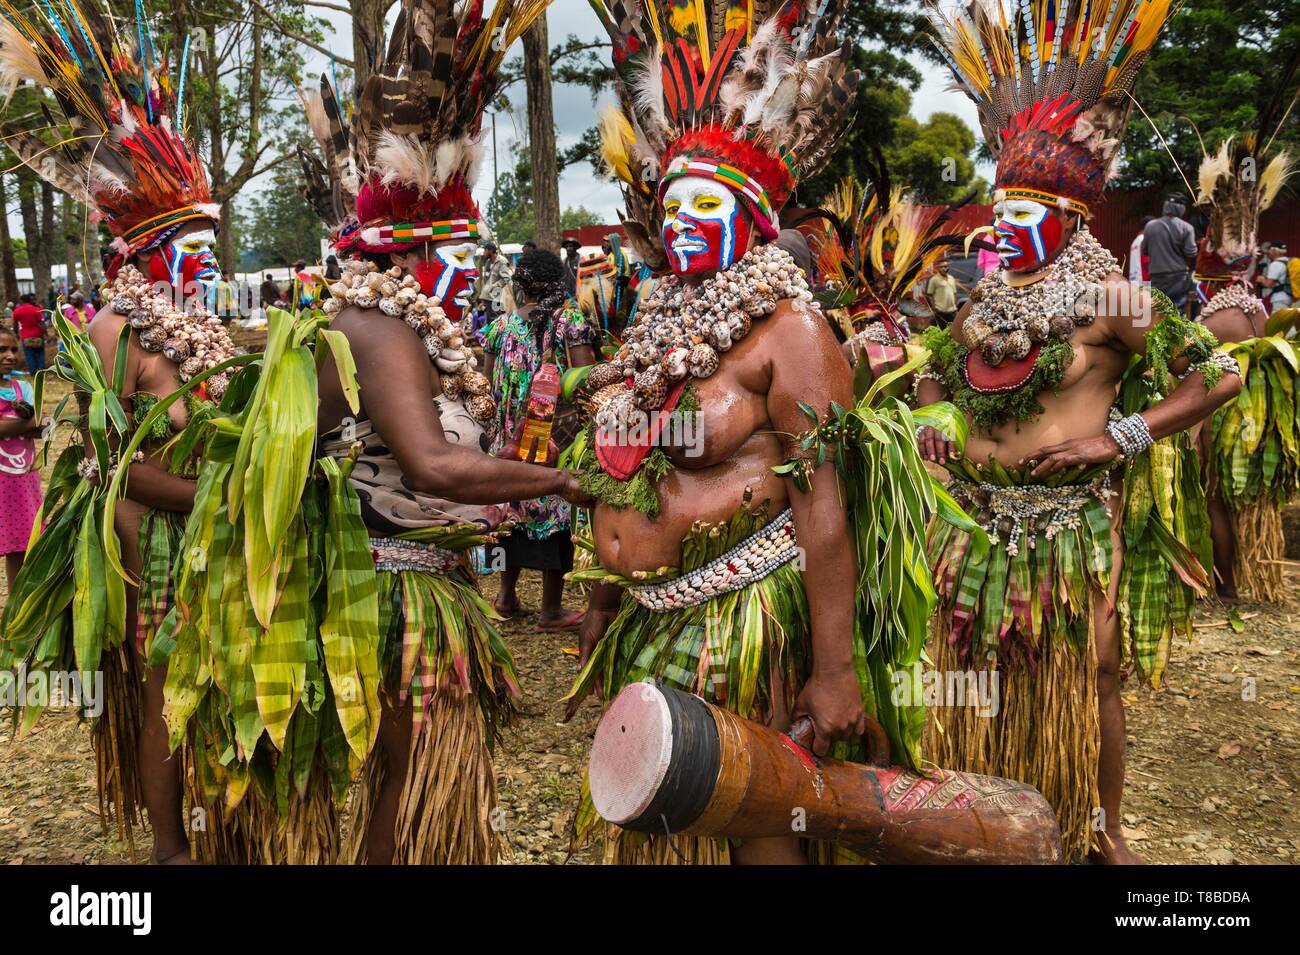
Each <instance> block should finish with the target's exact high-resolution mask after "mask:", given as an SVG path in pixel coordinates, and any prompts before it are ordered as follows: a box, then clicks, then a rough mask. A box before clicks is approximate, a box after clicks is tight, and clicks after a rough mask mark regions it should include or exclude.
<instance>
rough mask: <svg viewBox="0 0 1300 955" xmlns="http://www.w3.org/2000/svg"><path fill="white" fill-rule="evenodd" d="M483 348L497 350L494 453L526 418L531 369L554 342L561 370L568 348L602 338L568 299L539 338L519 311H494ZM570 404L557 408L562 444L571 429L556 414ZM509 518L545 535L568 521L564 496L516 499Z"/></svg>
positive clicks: (540, 537)
mask: <svg viewBox="0 0 1300 955" xmlns="http://www.w3.org/2000/svg"><path fill="white" fill-rule="evenodd" d="M482 337H483V348H484V350H485V351H487V352H488V353H489V354H491V355H494V356H495V360H494V361H493V364H492V394H493V395H494V396H495V397H496V399H497V422H496V423H497V428H496V437H495V439H494V440H493V443H492V453H493V454H496V453H497V452H498V451H500V450H501V448H502V447H503V446H504V445H505V443H506V441H508V440H509V439H510V437H511V436H512V435H513V434H514V433H515V430H516V429H517V428H518V426H519V423H520V422H521V421H522V420H523V419H524V416H525V414H526V412H527V409H528V389H529V388H530V387H531V386H532V383H533V375H535V374H536V373H537V370H538V369H539V368H540V367H541V365H542V356H544V355H545V354H546V353H547V352H548V351H551V349H552V348H554V351H555V363H556V365H558V366H559V369H560V374H561V375H562V374H564V372H566V371H567V370H568V368H569V356H568V352H567V349H566V347H565V346H566V345H567V346H568V348H578V347H580V346H582V345H589V346H591V347H592V348H597V347H598V346H599V343H600V330H599V329H597V328H596V327H595V326H594V325H592V324H591V322H590V321H589V320H588V319H587V317H586V316H585V315H583V314H582V312H581V311H580V310H579V309H578V307H577V305H575V304H574V303H573V302H569V303H568V304H566V305H565V307H564V308H563V309H561V310H560V314H559V316H558V317H556V318H555V319H554V320H553V321H550V322H548V323H547V325H546V328H545V329H544V330H543V331H542V335H541V341H540V342H539V341H538V336H537V334H536V330H535V329H534V327H533V325H532V324H531V323H530V322H529V321H528V320H527V319H525V318H523V317H521V316H520V315H519V313H518V312H507V313H505V314H503V315H498V316H497V317H496V318H495V319H493V321H492V322H491V323H490V324H489V325H488V326H487V327H486V328H485V329H484V330H483V335H482ZM571 412H572V409H571V408H569V407H567V406H566V404H565V403H564V402H561V403H560V407H559V408H558V409H557V410H556V423H557V428H556V432H555V435H554V437H555V441H556V443H557V444H558V445H559V446H560V447H561V448H563V447H564V445H565V442H566V440H572V438H573V437H574V435H565V434H563V433H561V432H562V431H563V429H562V428H561V427H558V425H559V419H560V418H561V417H562V416H564V415H566V414H567V415H568V416H569V417H572V414H571ZM510 511H511V518H512V519H513V520H515V521H518V522H519V524H520V525H521V528H520V529H521V530H523V531H524V533H526V534H527V535H528V536H529V537H530V538H532V539H533V540H545V539H546V538H548V537H550V536H551V535H552V534H554V533H555V532H556V531H562V530H567V529H568V527H569V505H568V504H567V503H565V501H564V499H563V498H560V497H557V496H554V495H548V496H547V497H541V498H536V499H535V500H531V501H514V502H511V505H510Z"/></svg>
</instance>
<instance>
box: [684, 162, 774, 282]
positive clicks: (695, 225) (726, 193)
mask: <svg viewBox="0 0 1300 955" xmlns="http://www.w3.org/2000/svg"><path fill="white" fill-rule="evenodd" d="M753 229H754V226H753V223H752V222H751V221H750V218H749V213H748V212H747V211H746V210H745V209H744V208H743V207H742V206H741V204H740V203H739V202H737V201H736V194H735V193H734V192H732V191H731V190H730V189H728V188H727V187H726V186H723V185H720V184H719V183H716V182H714V181H713V180H712V179H706V178H704V177H703V176H682V177H681V178H680V179H675V180H673V181H672V183H671V184H670V185H669V187H668V191H667V192H666V193H664V224H663V229H662V233H661V235H662V238H663V243H664V251H665V252H667V253H668V264H669V265H670V266H671V267H672V270H673V272H675V273H676V274H677V275H693V274H697V273H701V272H716V271H718V270H719V269H725V268H727V267H729V266H731V265H733V264H734V263H735V262H736V260H737V259H739V258H740V257H741V256H742V255H744V254H745V251H746V250H747V249H748V248H749V239H750V236H751V234H752V233H753Z"/></svg>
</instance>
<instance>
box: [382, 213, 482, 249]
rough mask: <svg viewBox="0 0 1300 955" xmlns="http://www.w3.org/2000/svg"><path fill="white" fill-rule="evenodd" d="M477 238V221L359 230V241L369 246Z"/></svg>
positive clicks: (441, 221)
mask: <svg viewBox="0 0 1300 955" xmlns="http://www.w3.org/2000/svg"><path fill="white" fill-rule="evenodd" d="M477 238H478V220H477V219H442V220H439V221H437V222H398V223H390V224H388V225H375V226H367V227H366V228H364V229H362V230H361V236H360V239H361V241H362V242H363V243H365V244H366V245H369V246H376V245H378V246H383V245H406V244H409V243H411V242H443V241H445V240H447V239H477Z"/></svg>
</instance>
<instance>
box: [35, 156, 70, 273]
mask: <svg viewBox="0 0 1300 955" xmlns="http://www.w3.org/2000/svg"><path fill="white" fill-rule="evenodd" d="M62 245H63V243H62V242H61V241H60V240H59V226H58V221H57V220H56V219H55V218H54V187H53V186H51V185H50V184H49V183H48V182H46V181H45V180H44V179H42V180H41V248H42V251H43V252H44V253H45V262H46V267H47V268H50V269H53V267H54V260H55V257H56V256H57V255H59V254H61V252H62V250H61V249H60V246H62ZM56 250H57V251H56ZM67 281H68V280H67V276H64V279H63V283H64V284H63V289H64V291H65V292H66V291H67V288H68V285H67ZM53 282H54V279H53V276H51V279H50V283H51V284H53ZM57 290H58V289H57V287H56V289H55V291H57Z"/></svg>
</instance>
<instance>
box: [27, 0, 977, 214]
mask: <svg viewBox="0 0 1300 955" xmlns="http://www.w3.org/2000/svg"><path fill="white" fill-rule="evenodd" d="M394 9H395V8H394ZM311 12H312V13H314V14H317V15H324V16H325V17H326V18H327V19H328V20H329V22H330V25H331V27H332V28H333V31H334V35H333V36H332V37H329V38H328V39H327V42H326V43H325V46H327V47H329V48H331V49H336V50H349V51H350V50H351V47H352V30H351V19H350V17H349V16H348V15H347V14H345V13H340V12H336V11H333V10H329V9H322V8H319V7H313V8H311ZM389 23H390V26H391V23H392V20H391V15H390V21H389ZM547 26H548V29H549V31H550V40H551V44H552V45H555V44H556V43H559V42H561V41H562V40H563V39H564V38H565V37H566V36H568V35H569V34H570V33H572V34H576V35H577V36H578V37H580V38H582V39H584V40H585V39H591V38H597V37H598V38H600V39H601V40H604V39H606V36H605V33H604V31H603V30H602V29H601V26H600V22H599V21H598V20H597V19H596V15H595V13H593V12H592V10H591V7H590V6H589V4H588V3H587V0H554V2H553V3H552V4H551V6H550V8H549V10H548V11H547ZM522 51H523V44H522V43H516V44H515V48H514V49H513V50H512V51H511V53H510V56H511V57H513V56H517V55H521V54H522ZM308 56H309V58H310V59H309V63H308V66H309V69H308V73H307V75H308V76H309V77H314V76H318V75H319V74H320V72H322V71H325V70H328V68H329V66H328V59H327V58H326V57H324V56H322V55H320V54H317V53H315V52H312V51H308ZM916 65H917V67H918V68H919V70H920V72H921V74H922V75H923V76H924V77H925V79H924V81H923V83H922V85H921V88H920V89H919V90H917V91H916V93H915V94H913V98H912V114H913V115H914V116H916V117H917V118H918V119H921V120H925V119H927V118H929V116H930V114H931V113H934V112H936V111H939V112H950V113H956V114H957V115H958V116H960V117H961V118H962V119H964V120H965V121H966V123H967V124H968V125H969V126H970V127H971V128H972V129H975V128H976V120H975V109H974V107H973V106H972V105H971V104H970V102H969V101H968V100H967V99H966V97H965V96H962V95H961V94H959V93H954V92H949V91H947V90H945V88H944V87H945V86H946V84H947V76H946V75H944V74H941V73H940V71H939V70H938V69H937V68H936V67H935V66H934V65H933V64H931V63H925V62H920V61H917V63H916ZM506 93H507V95H508V96H509V98H510V100H511V102H512V105H513V106H514V108H515V116H514V117H513V119H512V117H511V116H509V115H501V116H498V117H497V157H498V161H499V164H500V169H501V171H502V172H506V171H508V170H509V168H510V147H511V145H512V143H513V142H514V141H515V140H516V138H517V137H518V134H519V132H520V131H522V132H524V133H526V132H527V126H526V113H525V105H526V103H525V96H524V87H523V83H518V84H516V85H515V86H513V87H511V88H510V89H508V90H506ZM554 96H555V121H556V125H557V127H558V139H557V143H558V146H559V148H560V149H564V148H566V147H568V146H572V145H573V144H574V143H575V142H577V141H578V139H579V138H580V137H581V136H582V134H583V132H584V131H586V130H587V129H588V128H589V127H590V126H592V125H594V123H595V117H596V115H597V112H598V111H599V109H600V108H601V107H603V106H604V104H605V103H606V102H608V101H609V100H610V99H611V98H612V96H611V95H610V94H606V96H605V97H603V98H602V99H601V100H599V101H598V102H597V103H596V104H594V105H593V104H592V102H591V96H590V94H589V93H588V92H587V91H586V90H585V89H581V88H578V87H568V86H560V85H556V86H555V87H554ZM516 124H518V125H519V127H520V130H516V128H515V127H516ZM267 178H268V177H266V176H263V177H261V180H262V181H261V182H259V181H257V180H254V181H253V182H252V183H250V184H249V185H248V186H247V187H245V190H244V191H243V192H241V193H240V195H239V196H238V197H236V200H235V201H236V203H241V202H247V199H248V196H249V190H256V189H258V188H259V187H263V186H264V185H265V182H266V180H267ZM475 194H476V197H477V198H478V200H479V203H480V205H481V206H482V207H483V208H484V209H485V210H486V207H487V202H488V199H489V198H490V197H491V195H492V157H491V150H490V149H489V153H488V158H487V161H486V162H485V163H484V168H483V173H482V176H481V177H480V179H479V184H478V187H477V189H476V190H475ZM569 206H575V207H576V206H586V207H587V208H588V209H590V210H591V211H592V212H594V213H596V214H597V215H599V216H601V217H602V219H603V220H604V221H605V222H611V223H612V222H617V221H618V215H617V210H618V209H619V207H620V206H621V198H620V195H619V190H618V187H617V186H616V185H614V183H612V182H609V181H606V180H604V179H600V178H597V177H596V176H595V175H594V174H593V171H592V169H591V166H590V165H588V164H587V163H580V164H577V165H574V166H571V167H570V168H569V169H567V170H566V171H565V172H564V173H563V175H561V177H560V207H561V209H564V208H567V207H569ZM13 208H14V214H13V215H11V216H10V227H11V228H12V229H14V230H15V231H14V234H15V235H21V234H22V223H21V221H20V220H19V219H18V216H17V203H16V202H15V203H14V206H13Z"/></svg>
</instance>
